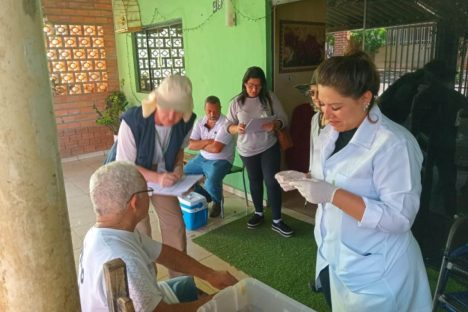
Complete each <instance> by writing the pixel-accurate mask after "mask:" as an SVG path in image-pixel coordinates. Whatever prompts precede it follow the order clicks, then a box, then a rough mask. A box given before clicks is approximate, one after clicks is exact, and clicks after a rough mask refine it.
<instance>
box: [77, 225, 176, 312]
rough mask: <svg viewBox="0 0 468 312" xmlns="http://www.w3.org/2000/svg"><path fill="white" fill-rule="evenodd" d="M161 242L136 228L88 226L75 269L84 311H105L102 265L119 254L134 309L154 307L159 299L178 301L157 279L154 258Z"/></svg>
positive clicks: (157, 254) (147, 309)
mask: <svg viewBox="0 0 468 312" xmlns="http://www.w3.org/2000/svg"><path fill="white" fill-rule="evenodd" d="M161 248H162V245H161V243H159V242H156V241H154V240H152V239H151V238H149V237H148V236H146V235H144V234H140V233H139V232H138V231H135V232H128V231H123V230H115V229H109V228H95V227H93V228H91V229H90V230H89V231H88V233H87V234H86V236H85V239H84V242H83V249H82V251H81V255H80V265H79V269H78V286H79V290H80V301H81V309H82V311H83V312H99V311H102V312H107V311H109V310H108V306H107V296H106V285H105V281H104V274H103V270H102V268H103V265H104V263H106V262H107V261H110V260H113V259H116V258H121V259H122V260H123V261H124V262H125V264H126V266H127V277H128V288H129V295H130V298H131V299H132V301H133V305H134V307H135V311H153V310H154V309H155V308H156V306H157V305H158V304H159V302H160V301H161V300H164V301H165V302H167V303H174V302H177V301H176V300H177V299H176V298H174V295H173V293H171V291H170V290H168V289H167V287H164V286H163V287H161V285H159V284H158V282H157V281H156V274H157V272H155V268H154V265H153V261H155V260H156V259H157V258H158V257H159V254H160V253H161Z"/></svg>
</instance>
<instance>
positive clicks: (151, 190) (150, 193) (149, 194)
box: [127, 187, 154, 204]
mask: <svg viewBox="0 0 468 312" xmlns="http://www.w3.org/2000/svg"><path fill="white" fill-rule="evenodd" d="M153 192H154V190H153V189H152V188H151V187H149V188H148V189H147V190H144V191H138V192H135V193H133V194H132V195H130V198H129V199H128V201H127V204H128V203H129V202H130V201H131V200H132V197H133V196H135V195H138V194H141V193H148V196H149V197H151V196H153Z"/></svg>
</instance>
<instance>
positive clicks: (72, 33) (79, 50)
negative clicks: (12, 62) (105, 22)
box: [44, 23, 108, 95]
mask: <svg viewBox="0 0 468 312" xmlns="http://www.w3.org/2000/svg"><path fill="white" fill-rule="evenodd" d="M44 33H45V37H46V48H47V60H48V62H47V65H48V68H49V76H50V80H51V85H52V91H53V93H54V95H74V94H85V93H96V92H107V88H108V82H107V80H108V75H107V65H106V50H105V47H104V30H103V27H102V26H98V25H65V24H63V25H62V24H57V25H53V24H50V23H47V24H45V25H44Z"/></svg>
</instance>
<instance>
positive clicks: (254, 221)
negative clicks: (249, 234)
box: [247, 213, 264, 229]
mask: <svg viewBox="0 0 468 312" xmlns="http://www.w3.org/2000/svg"><path fill="white" fill-rule="evenodd" d="M263 219H264V217H263V216H260V215H258V214H256V213H254V214H253V216H252V218H250V219H249V221H247V227H248V228H249V229H255V228H257V227H258V226H259V225H260V224H262V223H263Z"/></svg>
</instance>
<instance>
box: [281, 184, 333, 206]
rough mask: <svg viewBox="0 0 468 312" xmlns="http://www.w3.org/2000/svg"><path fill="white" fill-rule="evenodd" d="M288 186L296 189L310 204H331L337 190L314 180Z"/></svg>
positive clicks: (330, 185)
mask: <svg viewBox="0 0 468 312" xmlns="http://www.w3.org/2000/svg"><path fill="white" fill-rule="evenodd" d="M289 184H290V185H291V186H294V187H295V188H297V189H298V190H299V193H301V195H302V196H304V198H305V199H306V200H307V201H308V202H310V203H312V204H319V203H329V202H331V201H332V200H333V196H335V192H336V190H337V189H338V188H337V187H336V186H334V185H332V184H330V183H328V182H325V181H322V180H316V179H302V180H298V181H292V182H290V183H289Z"/></svg>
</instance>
